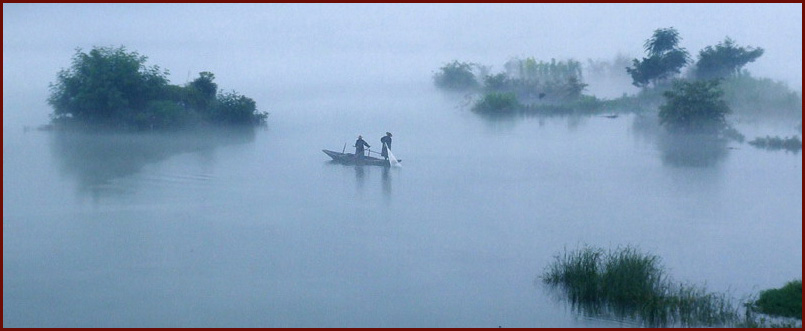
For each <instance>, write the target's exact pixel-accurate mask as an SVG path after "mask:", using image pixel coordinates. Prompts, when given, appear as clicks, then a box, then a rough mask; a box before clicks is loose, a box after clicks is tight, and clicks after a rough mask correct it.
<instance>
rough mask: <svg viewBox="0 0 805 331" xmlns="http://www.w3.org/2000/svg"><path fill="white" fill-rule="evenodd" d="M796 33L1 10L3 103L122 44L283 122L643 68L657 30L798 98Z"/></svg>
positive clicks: (748, 21)
mask: <svg viewBox="0 0 805 331" xmlns="http://www.w3.org/2000/svg"><path fill="white" fill-rule="evenodd" d="M801 26H802V10H801V4H562V5H557V4H510V5H489V4H487V5H481V4H472V5H469V4H374V5H364V4H324V5H321V4H297V5H282V4H264V5H261V4H248V5H221V4H217V5H216V4H203V5H189V4H165V5H162V4H89V5H87V4H58V5H56V4H33V5H32V4H4V5H3V81H4V82H6V84H4V100H5V102H9V101H11V100H9V99H8V98H9V97H11V98H13V97H14V96H15V95H18V92H15V93H13V94H12V93H7V92H5V91H6V90H7V88H8V87H7V86H8V85H12V86H14V87H19V88H21V87H28V88H27V89H26V90H33V91H37V92H38V94H36V95H32V96H31V97H24V98H23V99H25V100H30V99H31V98H33V99H35V100H36V101H37V102H40V103H44V98H45V96H46V94H45V93H46V92H47V91H46V87H47V84H48V83H50V82H53V81H54V80H55V75H56V73H57V72H58V70H59V69H62V68H66V67H68V66H69V64H70V62H69V61H70V58H71V57H72V55H73V54H74V52H75V49H76V48H81V49H84V50H88V49H91V48H92V47H93V46H119V45H123V46H126V47H127V48H128V49H129V50H133V51H137V52H139V53H140V54H142V55H146V56H148V57H149V59H150V60H149V62H148V64H150V65H159V66H160V67H162V68H165V69H169V70H170V72H171V75H170V78H171V81H172V82H173V83H174V84H181V83H183V82H186V81H187V80H188V77H190V78H192V77H195V76H196V75H197V73H198V72H200V71H211V72H213V73H215V74H216V78H217V81H218V82H219V85H220V86H221V87H228V88H230V89H236V90H237V91H239V92H241V93H243V94H245V95H247V96H253V97H255V98H256V101H257V102H258V104H259V105H261V106H262V108H264V109H267V110H270V111H272V112H273V113H275V114H277V115H279V114H282V109H273V108H274V107H272V106H273V105H275V103H273V102H276V100H277V99H279V98H281V97H282V95H286V94H287V93H288V92H289V89H290V90H299V89H304V90H307V91H309V90H311V87H309V86H306V87H304V88H300V87H298V86H299V85H300V84H311V85H320V86H332V85H338V86H349V85H350V84H391V83H401V82H409V81H417V82H421V83H423V84H425V83H428V82H429V79H430V76H431V74H432V73H433V72H434V71H435V70H437V69H438V68H439V67H440V66H441V65H443V64H444V63H446V62H448V61H452V60H454V59H457V60H460V61H470V62H477V63H481V64H484V65H489V66H492V68H493V70H496V69H497V70H500V69H501V67H502V65H503V63H505V62H506V61H507V60H508V59H510V58H512V57H516V56H519V57H528V56H533V57H535V58H537V59H543V60H550V59H551V58H557V59H567V58H574V59H576V60H579V61H583V62H584V61H585V60H587V59H604V60H611V59H612V58H614V57H615V56H616V55H618V54H623V55H625V56H627V57H629V58H630V59H631V58H641V57H642V56H644V55H645V54H644V51H643V48H642V47H643V42H644V41H645V40H646V39H648V38H649V37H650V36H651V33H652V32H653V31H654V30H655V29H658V28H666V27H674V28H676V29H677V30H678V31H679V33H680V35H681V37H682V41H681V44H680V46H682V47H685V48H686V49H687V50H688V51H689V52H690V53H691V55H692V56H694V57H695V55H696V54H697V53H698V51H699V50H701V49H702V48H704V47H705V46H708V45H715V44H717V43H718V42H720V41H723V40H724V38H725V37H727V36H729V37H730V38H732V39H734V40H736V41H737V42H738V43H739V44H741V45H751V46H755V47H763V48H764V49H765V50H766V53H765V54H764V55H763V56H762V57H761V58H760V59H759V60H758V61H756V62H755V63H750V64H749V65H747V67H746V69H748V70H750V71H751V72H752V73H753V74H755V75H758V76H763V77H768V78H772V79H776V80H783V81H785V82H787V83H789V84H790V85H791V87H793V88H796V89H801V86H802V29H801ZM627 88H628V87H627ZM595 89H596V87H595V86H591V87H590V90H595ZM12 100H13V99H12ZM47 110H48V109H47V108H46V107H39V109H38V110H37V111H36V112H35V113H33V114H30V116H31V117H29V118H26V119H25V120H23V119H21V118H19V117H18V116H19V115H18V114H8V113H7V112H6V110H5V109H4V113H3V117H4V125H8V124H10V123H7V122H9V121H8V120H14V119H15V118H19V120H20V121H25V122H27V124H37V123H41V122H44V121H46V119H47V117H46V115H47ZM15 115H16V116H15ZM14 122H16V121H14ZM4 128H5V126H4Z"/></svg>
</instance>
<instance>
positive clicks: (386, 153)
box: [380, 136, 391, 159]
mask: <svg viewBox="0 0 805 331" xmlns="http://www.w3.org/2000/svg"><path fill="white" fill-rule="evenodd" d="M380 143H381V144H383V150H382V151H380V155H383V157H384V158H386V159H388V158H389V151H388V150H389V149H391V137H389V136H383V138H380Z"/></svg>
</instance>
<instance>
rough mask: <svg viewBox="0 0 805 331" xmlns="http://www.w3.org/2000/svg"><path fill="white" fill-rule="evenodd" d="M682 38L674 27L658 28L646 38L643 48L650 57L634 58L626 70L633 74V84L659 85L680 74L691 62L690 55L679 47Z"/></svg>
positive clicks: (644, 85)
mask: <svg viewBox="0 0 805 331" xmlns="http://www.w3.org/2000/svg"><path fill="white" fill-rule="evenodd" d="M681 39H682V38H681V37H680V36H679V32H677V31H676V29H674V28H667V29H657V30H654V34H653V35H652V37H651V38H649V39H648V40H646V42H645V43H644V44H643V48H644V49H645V50H646V53H647V55H648V57H644V58H643V59H642V60H638V59H634V60H633V61H632V67H627V68H626V71H627V72H628V73H629V74H630V75H631V76H632V84H634V85H635V86H638V87H643V88H645V87H649V86H654V87H657V86H659V85H660V84H662V83H663V82H666V81H668V80H669V79H671V78H672V77H673V76H674V75H676V74H678V73H679V72H680V70H681V69H682V67H684V66H685V65H687V64H688V63H689V62H690V55H689V54H688V51H686V50H685V49H684V48H681V47H679V41H680V40H681Z"/></svg>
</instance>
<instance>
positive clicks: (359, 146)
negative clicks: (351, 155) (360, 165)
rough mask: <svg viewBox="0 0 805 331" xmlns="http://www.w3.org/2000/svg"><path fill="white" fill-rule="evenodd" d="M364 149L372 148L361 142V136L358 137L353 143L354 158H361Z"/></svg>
mask: <svg viewBox="0 0 805 331" xmlns="http://www.w3.org/2000/svg"><path fill="white" fill-rule="evenodd" d="M364 147H372V146H369V144H367V143H366V141H364V140H363V137H362V136H358V140H356V141H355V157H356V158H362V157H363V151H364Z"/></svg>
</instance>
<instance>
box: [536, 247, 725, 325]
mask: <svg viewBox="0 0 805 331" xmlns="http://www.w3.org/2000/svg"><path fill="white" fill-rule="evenodd" d="M541 279H542V281H543V282H544V283H545V284H548V285H550V286H552V287H554V288H557V289H560V290H561V292H562V293H563V294H565V295H566V296H567V299H568V301H569V302H570V304H571V306H572V308H573V309H574V310H575V311H577V312H579V313H582V314H584V315H589V316H598V317H607V318H616V319H620V320H629V321H634V322H637V323H639V324H642V325H645V326H649V327H668V326H684V327H701V326H710V327H712V326H715V327H719V326H728V325H732V324H734V323H737V321H738V320H739V319H740V318H739V317H740V315H739V313H738V309H736V308H735V307H734V305H733V304H732V302H731V301H730V300H729V298H728V297H727V296H726V295H723V294H718V293H709V292H707V291H706V289H705V288H704V287H697V286H693V285H688V284H675V283H673V282H672V281H671V280H670V278H669V277H668V276H667V274H666V272H665V269H664V267H663V266H662V264H661V260H660V258H659V257H658V256H656V255H651V254H645V253H642V252H640V251H639V250H638V249H637V248H635V247H632V246H626V247H619V248H616V249H613V250H609V251H605V250H603V249H600V248H595V247H584V248H582V249H579V250H577V251H571V252H567V251H565V252H564V253H563V254H561V255H557V256H556V257H555V260H554V262H553V263H552V264H550V265H549V266H548V267H547V269H546V271H545V273H544V274H543V275H542V276H541Z"/></svg>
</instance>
